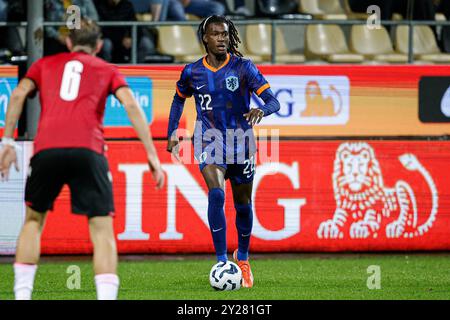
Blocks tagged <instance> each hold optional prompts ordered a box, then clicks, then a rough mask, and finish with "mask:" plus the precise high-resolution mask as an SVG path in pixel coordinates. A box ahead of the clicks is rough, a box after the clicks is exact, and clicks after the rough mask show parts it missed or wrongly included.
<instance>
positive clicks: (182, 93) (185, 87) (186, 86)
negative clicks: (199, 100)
mask: <svg viewBox="0 0 450 320" xmlns="http://www.w3.org/2000/svg"><path fill="white" fill-rule="evenodd" d="M189 73H190V67H189V66H186V67H184V69H183V71H182V72H181V76H180V80H178V81H177V84H176V90H177V94H178V96H179V97H180V98H183V99H186V98H189V97H191V96H192V88H191V86H190V82H191V79H190V76H189Z"/></svg>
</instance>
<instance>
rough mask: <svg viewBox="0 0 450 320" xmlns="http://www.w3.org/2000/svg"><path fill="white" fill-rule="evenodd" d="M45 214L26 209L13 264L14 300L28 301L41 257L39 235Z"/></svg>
mask: <svg viewBox="0 0 450 320" xmlns="http://www.w3.org/2000/svg"><path fill="white" fill-rule="evenodd" d="M45 218H46V213H40V212H37V211H34V210H33V209H31V208H29V207H27V209H26V216H25V222H24V224H23V227H22V230H21V231H20V235H19V239H18V242H17V249H16V262H15V263H14V294H15V297H16V300H30V299H31V294H32V292H33V286H34V276H35V274H36V270H37V264H38V262H39V257H40V255H41V234H42V230H43V228H44V224H45Z"/></svg>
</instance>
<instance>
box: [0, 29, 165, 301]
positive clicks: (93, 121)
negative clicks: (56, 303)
mask: <svg viewBox="0 0 450 320" xmlns="http://www.w3.org/2000/svg"><path fill="white" fill-rule="evenodd" d="M100 38H101V33H100V29H99V27H98V26H97V25H96V24H95V23H93V22H90V21H82V24H81V28H80V29H78V30H77V29H74V30H71V32H70V35H69V37H68V38H67V39H66V41H67V47H68V48H69V50H70V51H71V52H70V53H62V54H57V55H54V56H49V57H45V58H42V59H40V60H38V61H37V62H36V63H34V64H33V65H32V66H31V68H30V69H29V70H28V73H27V74H26V75H25V77H24V79H22V80H21V81H20V83H19V85H18V86H17V88H16V89H15V90H14V92H13V93H12V95H11V99H10V104H9V106H8V111H7V114H6V126H5V132H4V137H3V139H2V145H3V147H2V149H1V151H0V172H1V176H2V180H4V179H7V178H8V173H9V170H10V167H11V165H12V164H13V163H14V164H15V165H16V169H17V156H16V150H15V147H16V146H15V142H14V139H13V132H14V128H15V126H16V123H17V121H18V119H19V117H20V114H21V113H22V109H23V105H24V102H25V100H26V99H27V97H29V96H30V95H33V94H34V93H35V92H36V91H39V92H40V101H41V116H40V120H39V126H38V131H37V135H36V138H35V140H34V156H33V157H32V158H31V160H30V168H29V172H28V179H27V183H26V188H25V202H26V205H27V209H26V218H25V223H24V226H23V228H22V231H21V233H20V236H19V239H18V243H17V251H16V261H15V264H14V273H15V284H14V292H15V296H16V299H21V300H22V299H31V294H32V291H33V284H34V276H35V273H36V269H37V263H38V262H39V256H40V237H41V233H42V229H43V227H44V222H45V218H46V213H47V211H48V210H51V209H52V208H53V203H54V201H55V199H56V197H57V196H58V194H59V193H60V191H61V188H62V187H63V185H65V184H67V185H68V186H69V188H70V192H71V203H72V211H73V212H74V213H77V214H83V215H86V216H87V217H88V221H89V231H90V236H91V241H92V243H93V247H94V257H93V260H94V272H95V283H96V287H97V298H98V299H102V300H103V299H109V300H113V299H116V298H117V293H118V288H119V278H118V276H117V261H118V258H117V250H116V243H115V238H114V232H113V220H112V217H113V216H114V203H113V194H112V183H111V173H110V172H109V168H108V162H107V159H106V156H105V142H104V138H103V127H102V121H103V115H104V111H105V103H106V99H107V97H108V95H109V94H114V95H115V96H116V97H117V99H118V100H119V101H120V102H121V103H122V104H123V106H124V107H125V109H126V111H127V113H128V116H129V118H130V120H131V123H132V125H133V127H134V129H135V130H136V132H137V135H138V137H139V139H140V140H141V141H142V142H143V144H144V147H145V150H146V153H147V159H148V163H149V166H150V169H151V171H152V174H153V179H154V180H155V181H156V185H157V188H158V189H159V188H162V187H163V185H164V174H163V172H162V169H161V165H160V162H159V159H158V156H157V153H156V150H155V147H154V145H153V141H152V138H151V135H150V131H149V128H148V124H147V121H146V119H145V115H144V113H143V112H142V109H141V107H140V106H139V104H138V103H137V102H136V100H135V99H134V97H133V95H132V92H131V90H130V88H129V87H128V86H127V83H126V81H125V79H124V78H123V76H122V75H121V74H120V73H119V72H118V70H117V68H116V67H114V66H112V65H109V64H108V63H106V62H105V61H103V60H101V59H99V58H96V57H95V55H96V54H97V53H98V52H99V51H100V49H101V47H102V41H101V39H100Z"/></svg>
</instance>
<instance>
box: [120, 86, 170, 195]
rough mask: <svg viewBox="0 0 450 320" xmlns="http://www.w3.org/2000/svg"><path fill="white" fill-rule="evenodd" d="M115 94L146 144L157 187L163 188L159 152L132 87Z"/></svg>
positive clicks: (124, 88)
mask: <svg viewBox="0 0 450 320" xmlns="http://www.w3.org/2000/svg"><path fill="white" fill-rule="evenodd" d="M115 96H116V98H117V99H118V100H119V101H120V103H122V105H123V106H124V107H125V110H126V111H127V114H128V117H129V118H130V121H131V124H132V125H133V128H134V130H136V133H137V135H138V137H139V139H140V140H141V141H142V143H143V144H144V147H145V151H146V152H147V160H148V164H149V166H150V170H151V171H152V174H153V179H154V180H155V181H156V187H157V189H161V188H162V187H163V186H164V173H163V171H162V168H161V164H160V162H159V158H158V154H157V153H156V149H155V145H154V144H153V139H152V136H151V133H150V130H149V128H148V123H147V119H146V117H145V114H144V112H143V111H142V108H141V107H140V106H139V104H138V102H137V101H136V99H134V96H133V94H132V93H131V90H130V88H128V87H122V88H119V89H118V90H117V91H116V93H115Z"/></svg>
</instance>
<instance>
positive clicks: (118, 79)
mask: <svg viewBox="0 0 450 320" xmlns="http://www.w3.org/2000/svg"><path fill="white" fill-rule="evenodd" d="M122 87H128V83H127V81H126V80H125V77H124V76H123V75H122V74H121V73H120V72H119V69H117V67H114V68H113V75H112V78H111V90H110V92H111V93H112V94H115V93H116V91H117V90H118V89H120V88H122Z"/></svg>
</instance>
